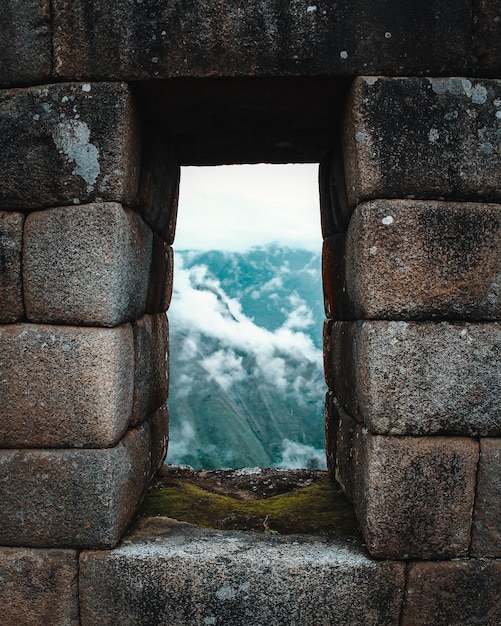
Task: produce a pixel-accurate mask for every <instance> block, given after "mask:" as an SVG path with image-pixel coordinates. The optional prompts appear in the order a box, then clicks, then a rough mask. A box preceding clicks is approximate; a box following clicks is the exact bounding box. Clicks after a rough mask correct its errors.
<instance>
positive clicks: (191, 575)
mask: <svg viewBox="0 0 501 626" xmlns="http://www.w3.org/2000/svg"><path fill="white" fill-rule="evenodd" d="M403 584H404V565H403V564H402V563H393V562H377V561H372V560H370V559H369V558H368V557H367V556H366V555H365V553H364V551H363V550H362V549H361V548H360V547H359V546H357V545H354V544H346V543H345V544H343V543H341V542H336V541H334V540H331V541H329V540H325V539H323V540H322V539H319V538H318V537H307V536H301V535H295V536H293V537H285V536H273V537H271V538H270V537H268V536H266V535H258V534H256V533H244V532H231V531H224V532H223V531H209V530H202V529H199V528H197V527H195V526H190V525H187V524H180V523H178V522H175V521H173V520H169V519H166V518H163V519H162V518H147V519H145V520H142V523H141V525H140V526H139V528H137V529H136V530H135V531H134V532H133V534H132V535H131V536H129V537H128V538H127V539H126V541H124V542H123V543H122V544H121V545H120V547H118V548H117V549H115V550H113V551H111V552H96V551H92V552H83V553H82V554H81V556H80V600H81V623H82V626H90V625H94V624H96V623H99V624H116V623H120V624H123V626H127V625H132V624H139V623H143V624H145V623H150V622H151V623H155V624H157V623H158V624H159V623H162V624H163V623H165V624H167V623H168V624H171V625H172V626H204V625H207V624H228V625H229V624H231V626H248V625H249V624H252V626H265V625H266V626H269V625H270V624H273V626H286V625H287V626H291V625H296V626H299V625H301V626H303V625H306V624H319V625H320V624H321V625H327V624H336V625H339V626H358V625H363V626H366V624H368V623H372V624H378V625H379V624H380V625H381V626H383V625H390V624H391V625H392V626H393V625H394V626H396V625H397V624H398V616H399V611H400V605H401V601H402V589H403Z"/></svg>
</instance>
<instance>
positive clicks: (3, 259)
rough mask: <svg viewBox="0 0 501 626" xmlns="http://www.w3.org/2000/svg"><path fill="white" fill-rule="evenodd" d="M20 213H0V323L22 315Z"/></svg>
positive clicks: (22, 222)
mask: <svg viewBox="0 0 501 626" xmlns="http://www.w3.org/2000/svg"><path fill="white" fill-rule="evenodd" d="M23 224H24V216H23V214H22V213H5V212H3V211H0V322H2V323H9V322H16V321H17V320H18V319H20V318H22V317H23V315H24V305H23V281H22V272H21V253H22V247H23Z"/></svg>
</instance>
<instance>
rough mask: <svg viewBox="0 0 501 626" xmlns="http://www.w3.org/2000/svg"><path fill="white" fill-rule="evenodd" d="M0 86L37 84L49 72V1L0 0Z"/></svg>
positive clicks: (50, 40) (50, 54)
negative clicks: (0, 7) (0, 1)
mask: <svg viewBox="0 0 501 626" xmlns="http://www.w3.org/2000/svg"><path fill="white" fill-rule="evenodd" d="M1 11H2V15H1V20H0V85H20V84H30V83H41V82H43V81H46V80H47V78H48V77H49V76H50V72H51V69H52V37H51V23H50V0H2V9H1Z"/></svg>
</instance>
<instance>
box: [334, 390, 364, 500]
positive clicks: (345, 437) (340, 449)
mask: <svg viewBox="0 0 501 626" xmlns="http://www.w3.org/2000/svg"><path fill="white" fill-rule="evenodd" d="M336 405H337V406H336V408H337V412H338V415H339V420H338V431H337V437H336V469H335V473H336V480H337V482H338V483H339V484H340V485H341V487H342V488H343V491H344V494H345V495H346V497H347V498H348V499H349V500H350V502H353V498H354V492H355V450H354V446H355V444H357V445H361V444H362V443H363V439H362V438H361V437H359V436H357V430H359V429H361V428H362V426H361V425H360V424H359V423H358V422H356V421H355V420H354V419H352V417H351V416H350V415H348V413H346V411H343V409H342V408H341V407H340V406H339V404H338V403H337V401H336Z"/></svg>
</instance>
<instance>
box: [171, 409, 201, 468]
mask: <svg viewBox="0 0 501 626" xmlns="http://www.w3.org/2000/svg"><path fill="white" fill-rule="evenodd" d="M194 438H195V429H194V428H193V426H192V425H191V424H190V423H189V422H188V421H186V420H184V421H183V422H181V425H180V427H179V428H177V429H172V432H171V435H170V438H169V462H171V463H177V462H178V460H179V459H181V458H182V457H183V456H186V455H187V454H189V453H190V452H191V443H192V441H193V440H194ZM173 459H175V460H173Z"/></svg>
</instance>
